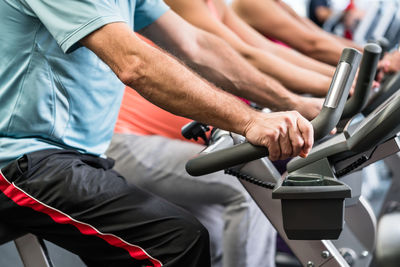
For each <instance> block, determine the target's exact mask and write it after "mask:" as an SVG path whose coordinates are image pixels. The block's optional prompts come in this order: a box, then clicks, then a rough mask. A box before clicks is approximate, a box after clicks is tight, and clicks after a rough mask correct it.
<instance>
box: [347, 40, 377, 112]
mask: <svg viewBox="0 0 400 267" xmlns="http://www.w3.org/2000/svg"><path fill="white" fill-rule="evenodd" d="M381 53H382V48H381V47H380V46H379V45H377V44H367V45H365V46H364V54H363V57H362V60H361V64H360V71H359V72H358V78H357V82H356V87H355V90H354V94H353V96H352V97H351V98H350V99H349V100H347V102H346V105H345V106H344V110H343V114H342V119H348V118H351V117H353V116H354V115H356V114H357V113H359V112H361V110H362V109H363V108H364V107H365V105H366V104H367V101H368V99H369V96H370V92H371V87H372V82H373V81H374V78H375V74H376V69H377V66H378V61H379V57H380V54H381Z"/></svg>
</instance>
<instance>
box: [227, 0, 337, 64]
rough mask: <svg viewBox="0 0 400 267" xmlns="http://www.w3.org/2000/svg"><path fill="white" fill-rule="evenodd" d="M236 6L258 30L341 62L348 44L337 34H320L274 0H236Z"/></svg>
mask: <svg viewBox="0 0 400 267" xmlns="http://www.w3.org/2000/svg"><path fill="white" fill-rule="evenodd" d="M234 9H235V11H236V12H237V14H238V15H239V16H240V17H241V18H243V19H244V20H245V21H246V22H247V23H249V24H250V25H251V26H252V27H253V28H255V29H256V30H257V31H259V32H261V33H263V34H264V35H266V36H270V37H271V38H274V39H277V40H281V41H283V42H285V43H287V44H288V45H290V46H291V47H293V48H295V49H296V50H298V51H300V52H302V53H304V54H306V55H308V56H310V57H313V58H315V59H318V60H321V61H323V62H326V63H329V64H331V65H335V64H336V63H337V61H338V60H339V58H340V54H341V52H342V50H343V49H344V48H345V46H344V45H343V44H342V43H340V42H339V41H337V40H336V39H335V38H332V37H330V36H329V35H326V34H323V35H321V34H317V33H316V32H314V31H312V30H310V29H309V28H308V27H305V26H304V25H303V24H301V23H298V22H297V21H296V19H294V18H293V17H292V16H291V15H290V14H288V13H287V12H285V11H284V10H283V9H282V8H281V7H280V6H279V4H278V3H276V2H275V1H274V0H262V1H261V0H236V1H235V3H234Z"/></svg>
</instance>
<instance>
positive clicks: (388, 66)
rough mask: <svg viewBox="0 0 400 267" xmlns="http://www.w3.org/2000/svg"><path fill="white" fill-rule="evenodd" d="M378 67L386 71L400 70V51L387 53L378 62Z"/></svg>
mask: <svg viewBox="0 0 400 267" xmlns="http://www.w3.org/2000/svg"><path fill="white" fill-rule="evenodd" d="M378 69H380V70H382V71H383V72H384V73H391V72H397V71H400V52H399V51H395V52H392V53H387V54H386V55H385V56H384V57H383V59H382V60H381V61H379V63H378Z"/></svg>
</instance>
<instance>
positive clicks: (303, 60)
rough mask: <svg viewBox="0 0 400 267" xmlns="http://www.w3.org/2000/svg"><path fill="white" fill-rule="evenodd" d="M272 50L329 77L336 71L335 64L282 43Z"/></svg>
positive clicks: (284, 57)
mask: <svg viewBox="0 0 400 267" xmlns="http://www.w3.org/2000/svg"><path fill="white" fill-rule="evenodd" d="M270 52H273V53H274V55H277V56H279V57H280V58H282V59H285V60H286V61H288V62H290V63H293V64H295V65H296V66H299V67H302V68H304V69H308V70H312V71H315V72H318V73H320V74H323V75H326V76H329V77H332V76H333V74H334V73H335V68H334V67H333V66H331V65H329V64H326V63H323V62H320V61H318V60H315V59H313V58H311V57H308V56H305V55H303V54H300V53H299V52H296V51H295V50H292V49H289V48H286V47H283V46H280V45H276V47H274V48H273V50H272V51H270Z"/></svg>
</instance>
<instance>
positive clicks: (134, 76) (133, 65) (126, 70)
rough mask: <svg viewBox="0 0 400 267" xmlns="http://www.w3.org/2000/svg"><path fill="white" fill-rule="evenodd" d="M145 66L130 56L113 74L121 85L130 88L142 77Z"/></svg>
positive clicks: (138, 59)
mask: <svg viewBox="0 0 400 267" xmlns="http://www.w3.org/2000/svg"><path fill="white" fill-rule="evenodd" d="M145 66H146V64H144V63H143V62H142V60H141V59H140V58H138V57H137V56H130V57H127V58H126V60H125V61H124V62H122V64H120V66H117V67H116V70H115V71H114V72H115V74H116V75H117V77H118V79H119V80H120V81H121V82H122V83H123V84H125V85H127V86H131V87H132V86H133V85H135V84H137V83H138V81H140V80H141V79H142V78H143V77H144V73H145V72H146V70H145Z"/></svg>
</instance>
